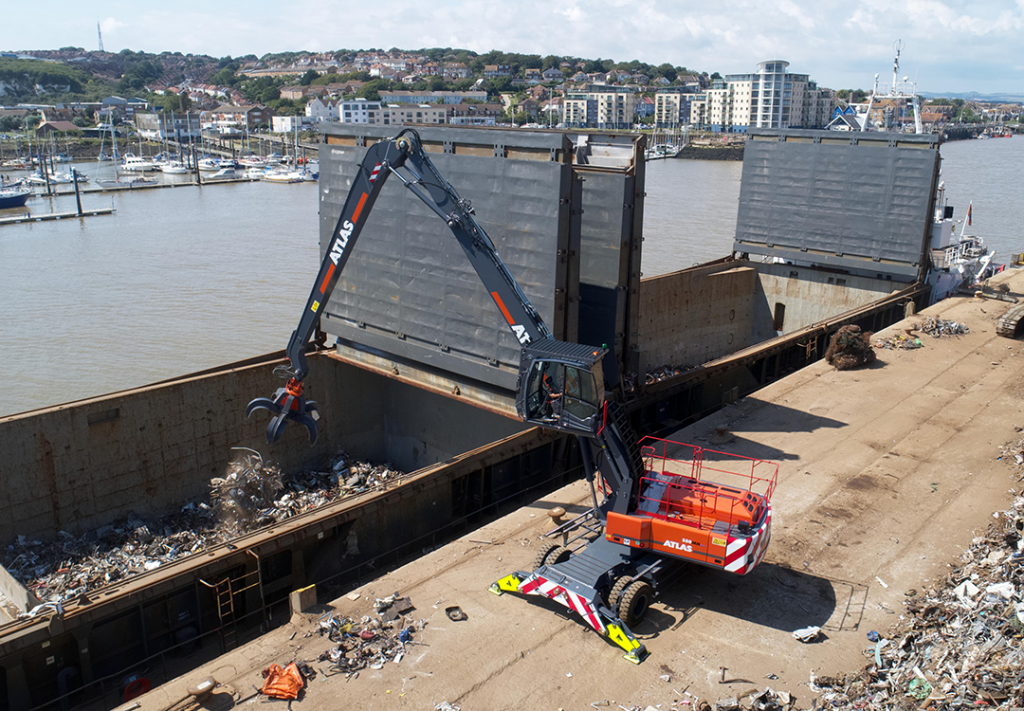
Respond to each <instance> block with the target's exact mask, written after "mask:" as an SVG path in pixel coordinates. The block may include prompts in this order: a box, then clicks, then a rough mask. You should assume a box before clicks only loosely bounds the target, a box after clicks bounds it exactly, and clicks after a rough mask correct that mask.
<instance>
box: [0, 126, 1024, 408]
mask: <svg viewBox="0 0 1024 711" xmlns="http://www.w3.org/2000/svg"><path fill="white" fill-rule="evenodd" d="M942 156H943V179H944V180H945V182H946V187H947V195H948V197H949V200H950V204H953V205H954V206H956V209H957V216H958V217H962V216H963V214H964V212H965V211H966V206H967V204H968V202H969V201H971V200H973V201H974V209H973V217H974V226H973V228H972V229H973V231H974V232H976V233H977V234H980V235H982V236H983V237H984V238H985V240H986V243H987V244H989V245H990V246H992V247H994V248H995V249H996V250H997V251H998V252H999V253H1000V255H1001V258H1000V259H998V261H1004V260H1005V259H1006V257H1005V255H1007V254H1009V253H1010V252H1012V251H1017V252H1020V251H1024V239H1022V235H1021V233H1020V229H1019V227H1018V225H1019V224H1020V212H1021V208H1020V203H1019V187H1017V180H1018V177H1017V171H1018V169H1019V166H1020V165H1021V164H1024V138H1022V137H1016V138H1012V139H990V140H987V141H962V142H956V143H950V144H947V145H944V146H943V147H942ZM78 167H79V169H80V170H81V171H82V172H84V173H86V174H88V175H89V176H90V177H92V178H93V179H95V178H99V177H104V175H105V174H107V175H109V174H110V173H111V172H112V169H111V168H110V167H109V166H102V167H101V166H100V164H97V163H85V164H82V165H80V166H78ZM741 173H742V164H741V163H739V162H718V161H690V160H662V161H654V162H652V163H650V164H648V166H647V188H646V189H647V199H646V204H645V214H644V235H645V238H646V239H645V242H644V247H643V249H644V255H643V263H642V270H643V273H644V275H645V276H654V275H657V274H664V273H667V272H671V271H675V270H677V269H682V268H685V267H689V266H691V265H693V264H698V263H701V262H705V261H708V260H711V259H716V258H718V257H722V256H725V255H727V254H728V253H729V251H730V249H731V246H732V239H733V236H734V232H735V228H736V208H737V201H738V198H739V186H740V177H741ZM82 200H83V206H84V207H85V208H87V209H88V208H91V207H107V206H110V205H113V207H114V208H115V209H116V213H115V214H114V215H109V216H98V217H89V218H83V219H69V220H61V221H55V222H41V223H27V224H20V225H7V226H2V227H0V363H3V375H2V376H0V386H2V387H0V415H5V414H13V413H17V412H23V411H26V410H29V409H33V408H36V407H45V406H49V405H54V404H59V403H65V402H70V401H72V400H77V399H81V398H86V397H91V396H95V395H100V394H103V393H107V392H111V391H115V390H123V389H126V388H132V387H137V386H140V385H145V384H147V383H151V382H155V381H158V380H162V379H165V378H170V377H173V376H176V375H181V374H184V373H188V372H192V371H196V370H201V369H204V368H209V367H213V366H218V365H223V364H224V363H225V362H226V361H229V360H237V359H241V358H245V357H249V356H255V355H260V354H263V353H267V352H269V351H273V350H277V349H279V348H283V347H284V345H285V343H286V342H287V340H288V336H289V335H290V334H291V332H292V330H293V329H294V327H295V324H296V323H297V321H298V317H299V315H300V314H299V312H300V310H301V308H302V304H303V303H305V300H306V297H307V296H308V294H309V290H310V288H311V285H312V280H313V278H314V276H315V274H316V272H317V269H318V266H319V253H318V248H317V235H318V234H319V227H318V218H317V188H316V185H315V184H313V183H299V184H292V185H288V184H271V183H241V184H232V185H218V186H208V187H204V188H195V187H181V188H174V189H163V190H147V191H136V192H130V193H94V194H86V195H84V196H83V198H82ZM27 207H28V208H29V209H30V210H31V211H32V212H34V213H47V212H62V211H71V210H74V198H73V197H59V198H52V199H51V198H35V199H33V200H31V201H30V202H29V204H28V206H27ZM12 212H13V213H18V212H24V209H21V210H15V211H0V216H2V215H4V214H12Z"/></svg>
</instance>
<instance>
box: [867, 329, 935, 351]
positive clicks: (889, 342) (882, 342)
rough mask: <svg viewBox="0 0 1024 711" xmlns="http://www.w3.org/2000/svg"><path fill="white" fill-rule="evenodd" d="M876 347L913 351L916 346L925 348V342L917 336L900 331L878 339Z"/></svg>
mask: <svg viewBox="0 0 1024 711" xmlns="http://www.w3.org/2000/svg"><path fill="white" fill-rule="evenodd" d="M875 348H884V349H886V350H890V351H912V350H914V349H916V348H924V344H923V343H921V339H920V338H918V337H916V336H911V335H909V334H908V335H904V334H902V333H900V334H897V335H895V336H891V337H889V338H880V339H878V340H877V341H875Z"/></svg>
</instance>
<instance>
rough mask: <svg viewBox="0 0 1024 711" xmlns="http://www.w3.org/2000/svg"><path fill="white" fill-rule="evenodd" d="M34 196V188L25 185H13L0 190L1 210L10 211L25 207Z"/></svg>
mask: <svg viewBox="0 0 1024 711" xmlns="http://www.w3.org/2000/svg"><path fill="white" fill-rule="evenodd" d="M31 195H32V188H28V187H25V186H23V185H12V186H5V187H2V188H0V210H8V209H10V208H12V207H24V205H25V202H26V201H27V200H28V199H29V197H30V196H31Z"/></svg>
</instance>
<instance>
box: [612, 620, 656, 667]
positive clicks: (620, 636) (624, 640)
mask: <svg viewBox="0 0 1024 711" xmlns="http://www.w3.org/2000/svg"><path fill="white" fill-rule="evenodd" d="M607 634H608V639H610V640H611V641H612V642H615V644H617V645H619V646H620V647H621V648H622V649H624V650H625V652H626V654H625V655H624V656H623V659H625V660H626V661H627V662H632V663H633V664H639V663H640V662H642V661H643V660H644V659H645V658H646V657H647V648H646V647H644V645H642V644H640V642H639V641H638V640H637V639H636V638H635V637H634V636H633V635H632V634H629V633H627V632H626V630H624V629H623V628H622V627H620V626H619V625H617V624H615V623H609V624H608V632H607Z"/></svg>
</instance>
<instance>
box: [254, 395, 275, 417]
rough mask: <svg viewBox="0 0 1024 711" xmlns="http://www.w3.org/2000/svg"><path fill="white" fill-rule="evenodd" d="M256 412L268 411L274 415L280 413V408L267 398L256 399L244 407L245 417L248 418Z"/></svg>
mask: <svg viewBox="0 0 1024 711" xmlns="http://www.w3.org/2000/svg"><path fill="white" fill-rule="evenodd" d="M256 410H270V411H271V412H273V413H274V414H278V413H279V412H280V411H281V408H280V407H279V406H278V404H277V403H276V402H274V401H273V400H271V399H270V398H269V397H258V398H256V399H255V400H252V401H251V402H250V403H249V404H248V405H247V406H246V408H245V416H246V417H249V416H250V415H252V413H254V412H256Z"/></svg>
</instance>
